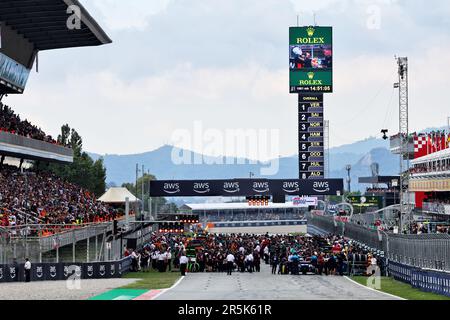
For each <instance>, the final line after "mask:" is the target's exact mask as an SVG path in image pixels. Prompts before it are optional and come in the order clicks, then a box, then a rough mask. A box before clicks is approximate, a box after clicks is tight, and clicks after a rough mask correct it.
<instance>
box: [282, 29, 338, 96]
mask: <svg viewBox="0 0 450 320" xmlns="http://www.w3.org/2000/svg"><path fill="white" fill-rule="evenodd" d="M289 87H290V93H330V92H333V29H332V27H317V26H316V27H312V26H311V27H291V28H289Z"/></svg>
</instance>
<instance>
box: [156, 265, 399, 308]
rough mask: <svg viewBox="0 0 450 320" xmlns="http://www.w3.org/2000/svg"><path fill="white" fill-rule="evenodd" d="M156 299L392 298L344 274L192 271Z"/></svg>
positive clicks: (263, 268)
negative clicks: (342, 275)
mask: <svg viewBox="0 0 450 320" xmlns="http://www.w3.org/2000/svg"><path fill="white" fill-rule="evenodd" d="M156 299H157V300H395V299H396V298H395V297H392V296H389V295H386V294H383V293H380V292H376V291H373V290H370V289H368V288H365V287H363V286H360V285H358V284H356V283H354V282H352V281H350V280H348V279H346V278H344V277H339V276H315V275H306V276H304V275H298V276H291V275H272V274H271V273H270V268H269V267H268V266H266V265H262V266H261V272H260V273H253V274H250V273H237V272H234V273H233V275H231V276H227V274H226V273H222V274H220V273H193V274H188V275H187V276H186V277H185V278H184V279H183V280H182V281H181V282H180V283H179V284H178V285H177V286H176V287H174V288H173V289H171V290H169V291H166V292H164V293H162V294H161V295H159V296H158V297H157V298H156Z"/></svg>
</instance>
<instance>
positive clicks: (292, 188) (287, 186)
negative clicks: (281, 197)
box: [283, 181, 300, 193]
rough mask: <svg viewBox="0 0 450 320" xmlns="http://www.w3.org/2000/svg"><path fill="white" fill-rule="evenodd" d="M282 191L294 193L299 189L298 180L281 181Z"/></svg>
mask: <svg viewBox="0 0 450 320" xmlns="http://www.w3.org/2000/svg"><path fill="white" fill-rule="evenodd" d="M283 191H284V192H286V193H295V192H299V191H300V185H299V183H298V182H287V181H286V182H283Z"/></svg>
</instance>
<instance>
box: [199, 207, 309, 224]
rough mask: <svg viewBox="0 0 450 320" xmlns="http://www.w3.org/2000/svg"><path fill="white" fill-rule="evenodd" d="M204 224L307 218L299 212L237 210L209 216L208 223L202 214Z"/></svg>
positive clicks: (289, 210) (262, 209)
mask: <svg viewBox="0 0 450 320" xmlns="http://www.w3.org/2000/svg"><path fill="white" fill-rule="evenodd" d="M199 216H200V218H201V219H202V222H233V221H283V220H302V219H304V218H305V214H304V213H303V212H297V211H296V210H293V209H288V210H287V211H286V212H285V211H284V209H283V210H277V209H265V208H264V207H262V208H260V209H259V210H258V209H250V210H246V211H245V212H244V210H237V211H234V212H233V213H231V212H220V213H219V214H217V213H210V214H207V221H203V218H204V215H203V214H200V215H199Z"/></svg>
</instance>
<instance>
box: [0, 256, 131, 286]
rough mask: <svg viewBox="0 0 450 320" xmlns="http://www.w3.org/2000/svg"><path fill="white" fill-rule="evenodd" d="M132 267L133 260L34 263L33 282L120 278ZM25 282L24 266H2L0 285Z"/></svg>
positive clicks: (0, 269) (32, 267) (128, 258)
mask: <svg viewBox="0 0 450 320" xmlns="http://www.w3.org/2000/svg"><path fill="white" fill-rule="evenodd" d="M130 266H131V258H130V257H127V258H125V259H123V260H120V261H112V262H92V263H32V264H31V281H56V280H67V279H69V278H72V279H74V278H78V279H108V278H120V277H121V276H122V275H123V274H125V273H127V272H128V270H129V269H130ZM24 280H25V271H24V264H23V263H21V264H20V265H19V264H9V265H0V283H5V282H18V281H24Z"/></svg>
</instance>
